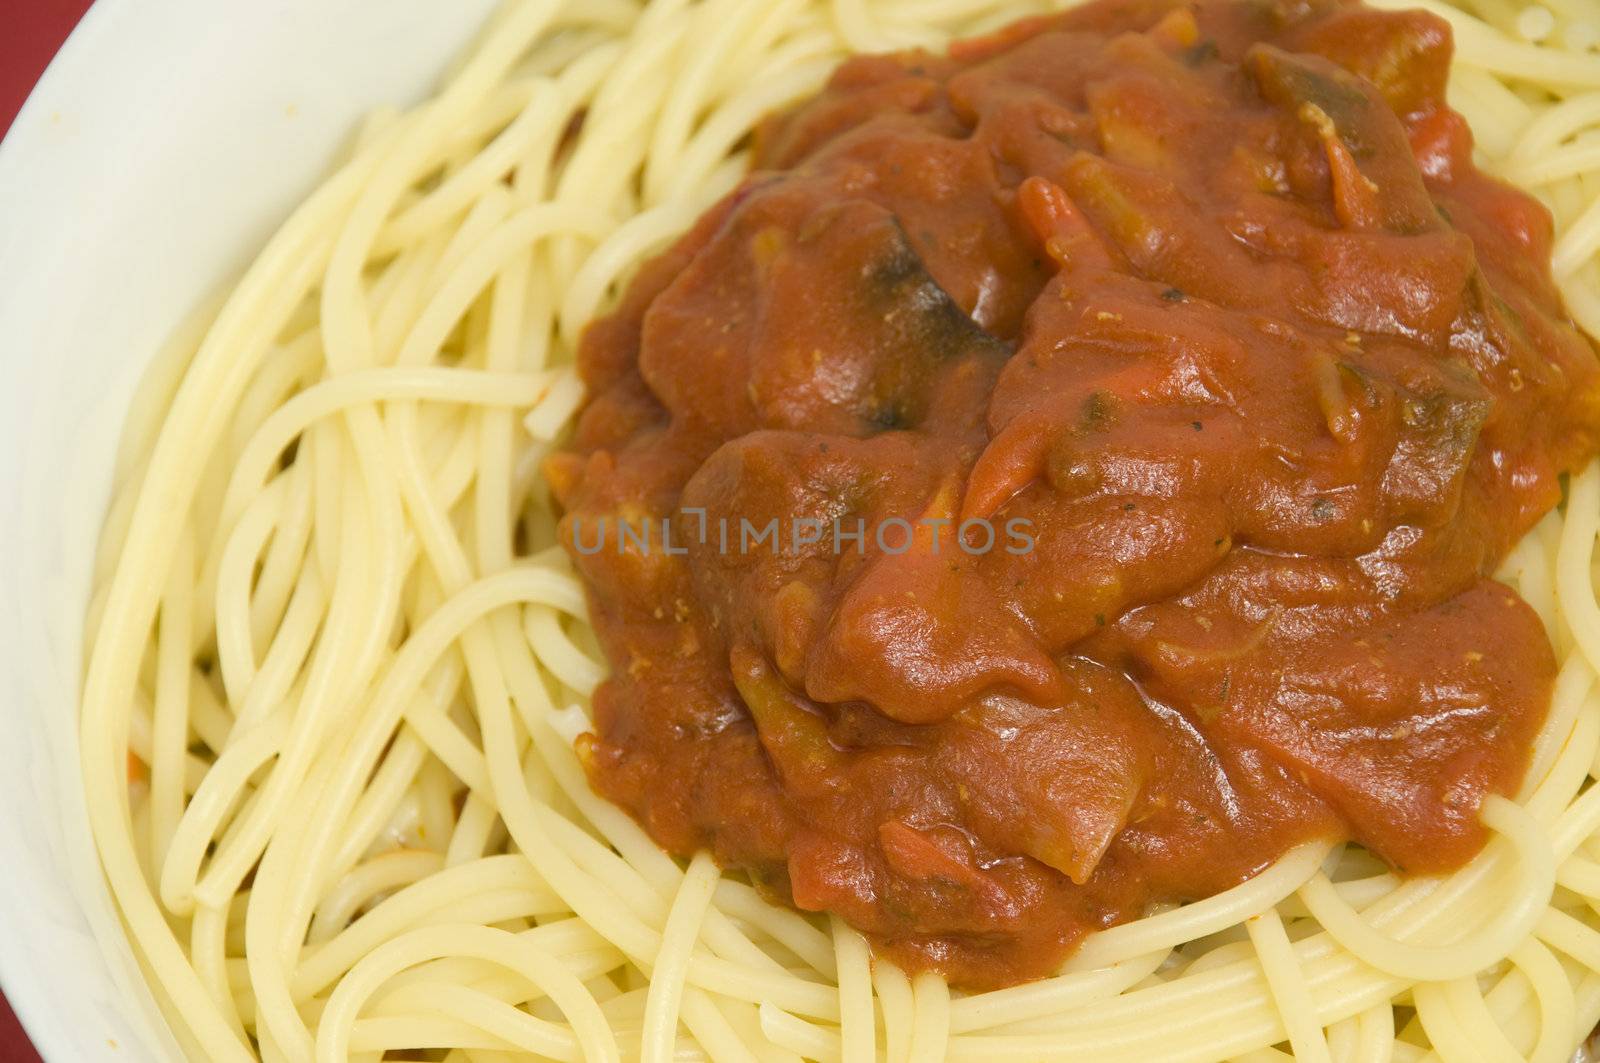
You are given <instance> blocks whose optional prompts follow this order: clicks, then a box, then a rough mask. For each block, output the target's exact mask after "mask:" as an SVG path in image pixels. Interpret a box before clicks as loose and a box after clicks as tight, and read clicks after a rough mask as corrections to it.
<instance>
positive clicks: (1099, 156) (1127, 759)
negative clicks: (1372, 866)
mask: <svg viewBox="0 0 1600 1063" xmlns="http://www.w3.org/2000/svg"><path fill="white" fill-rule="evenodd" d="M1449 54H1450V43H1449V36H1448V32H1447V29H1446V27H1445V26H1444V24H1443V23H1441V22H1439V21H1438V20H1436V19H1434V18H1432V17H1431V16H1428V15H1425V14H1420V13H1408V14H1383V13H1378V12H1375V11H1373V10H1369V9H1367V8H1365V7H1362V6H1360V5H1358V4H1335V3H1293V2H1232V0H1224V2H1201V3H1198V4H1192V5H1178V4H1172V3H1165V2H1098V3H1095V4H1091V5H1089V6H1086V7H1082V8H1079V9H1077V10H1074V11H1072V12H1069V13H1068V14H1066V15H1063V16H1059V17H1054V18H1051V19H1048V20H1040V21H1034V22H1028V23H1023V24H1020V25H1018V26H1017V27H1014V28H1013V29H1011V30H1007V31H1004V32H1002V33H1000V34H997V35H995V36H993V37H990V38H986V39H983V40H979V41H971V42H965V43H962V44H960V45H958V46H957V47H956V48H955V49H954V50H953V54H952V55H951V56H948V57H946V56H933V55H926V54H907V55H900V56H893V57H863V58H859V59H855V60H852V61H850V62H848V63H847V64H845V65H844V66H843V67H842V68H841V69H840V70H839V72H838V73H837V75H836V76H835V77H834V78H833V80H832V81H831V83H830V85H829V86H828V87H827V89H826V90H824V91H823V92H822V93H821V94H820V95H819V96H818V97H817V98H815V99H813V100H811V101H809V102H807V103H805V104H804V105H802V106H800V107H798V108H796V109H795V110H793V111H792V112H790V113H787V114H785V115H782V116H778V117H776V118H774V119H772V120H770V121H769V122H768V123H767V124H766V125H765V126H764V127H763V129H762V130H761V133H760V135H759V136H758V138H757V142H756V144H755V156H756V167H755V170H754V172H753V173H752V175H751V176H750V178H749V179H748V180H747V181H746V183H745V184H744V185H743V186H742V187H741V188H740V189H739V190H738V191H737V192H735V193H734V194H733V195H731V196H730V197H728V198H727V199H726V200H725V201H724V202H722V203H721V204H720V205H718V206H717V207H716V208H714V209H713V210H711V211H710V212H709V213H708V214H707V215H706V216H705V217H704V218H703V219H702V220H701V221H700V222H699V224H698V225H697V226H696V227H695V228H694V229H693V230H692V231H691V232H690V233H688V234H687V235H685V236H684V237H683V238H682V239H681V241H679V242H678V243H677V244H676V245H675V246H674V247H673V248H672V249H671V250H669V251H668V252H667V253H665V254H664V255H663V256H661V257H660V258H659V259H658V260H656V261H654V262H652V263H651V264H649V265H647V266H646V267H645V268H644V270H643V271H642V272H641V274H640V275H639V276H638V277H637V278H636V279H635V280H634V282H633V283H632V284H631V286H630V288H629V290H628V291H627V293H626V296H625V298H624V300H623V302H622V304H621V306H620V307H619V309H618V310H617V311H616V312H615V313H614V314H613V315H612V316H610V317H608V318H606V319H603V320H601V321H599V322H597V323H596V324H595V325H593V326H592V327H591V329H590V331H589V332H588V334H587V336H586V338H585V342H584V346H583V350H582V353H581V364H582V370H583V373H584V376H585V380H586V382H587V384H588V386H589V388H590V393H591V396H592V397H591V401H590V404H589V405H588V407H587V409H586V410H585V412H584V414H583V416H582V418H581V422H580V426H579V429H578V431H577V434H576V437H575V439H574V441H573V443H572V445H571V447H570V449H569V450H568V451H567V452H565V453H564V454H562V455H559V456H558V457H557V458H555V459H553V460H552V461H551V462H550V463H549V464H548V472H549V475H550V478H551V481H552V484H553V486H554V487H555V489H556V492H557V495H558V497H559V499H560V501H561V502H562V504H563V505H564V507H565V509H566V512H567V516H566V518H565V521H564V524H563V528H564V535H565V538H566V541H567V544H568V548H569V550H570V551H571V553H572V555H573V557H574V559H575V561H576V563H577V565H578V567H579V569H580V571H581V572H582V574H583V576H584V578H585V580H586V583H587V585H588V588H589V592H590V601H591V606H592V613H593V621H594V624H595V626H596V629H597V630H598V632H599V634H600V637H601V639H602V643H603V645H604V647H605V650H606V652H607V654H608V656H609V658H610V660H611V662H612V664H613V666H614V669H615V674H614V677H613V678H612V679H610V680H609V681H608V682H606V683H605V684H604V685H603V686H602V687H601V688H600V690H599V691H598V692H597V695H596V698H595V710H596V720H597V722H596V730H597V734H596V735H594V736H590V737H588V738H586V739H585V741H583V742H581V743H580V751H581V753H582V754H583V756H584V759H585V762H586V764H587V767H588V770H589V773H590V777H591V780H592V782H593V784H594V786H595V787H596V788H597V789H598V790H599V791H600V792H601V793H602V794H604V795H606V796H607V797H609V798H611V799H612V800H614V801H616V802H617V803H618V804H620V805H621V806H623V807H624V808H626V809H628V810H629V811H630V812H631V813H632V814H633V815H634V816H635V817H637V818H638V820H639V821H640V822H641V823H642V824H643V825H644V826H645V827H646V828H647V829H648V830H649V831H650V833H651V834H652V835H653V836H654V837H655V838H656V839H657V840H658V841H659V842H660V843H661V844H662V845H663V846H665V847H666V848H668V849H670V850H672V851H674V852H677V853H680V854H687V853H690V852H692V851H694V850H696V849H698V848H702V847H709V848H710V849H712V850H713V852H714V853H715V854H716V856H717V858H718V859H719V860H720V861H721V862H722V863H723V864H724V865H725V866H730V867H736V868H740V869H744V870H746V871H748V872H749V874H750V876H751V877H752V879H753V880H755V881H756V882H758V883H759V884H760V885H761V886H762V887H763V888H764V889H767V890H768V891H770V893H771V894H773V895H774V896H776V897H779V898H781V899H783V900H785V901H788V902H789V903H792V904H794V905H797V906H798V907H800V908H802V909H806V910H813V911H822V910H826V911H832V912H836V913H838V914H839V915H841V916H842V917H843V918H845V919H846V920H848V921H849V922H850V923H852V924H853V925H855V926H857V927H859V928H861V929H862V930H864V931H866V932H868V933H869V934H870V935H871V937H872V938H873V940H874V942H875V944H876V945H877V946H878V948H879V949H880V950H882V951H884V952H886V954H888V955H889V956H891V957H893V958H894V959H896V960H898V961H899V962H902V963H905V964H907V965H909V966H911V967H913V968H918V969H925V968H932V969H937V970H939V971H942V972H944V973H945V974H947V975H948V976H950V977H951V978H952V979H953V980H955V981H956V982H958V983H960V984H964V985H968V986H991V985H998V984H1005V983H1010V982H1015V981H1019V980H1022V979H1026V978H1031V977H1036V976H1040V975H1043V974H1046V973H1049V972H1050V971H1051V970H1053V969H1054V968H1055V967H1056V966H1057V965H1058V964H1059V963H1060V961H1061V960H1062V959H1063V957H1064V956H1065V955H1067V954H1068V953H1069V952H1070V950H1071V949H1072V947H1073V946H1074V945H1075V944H1076V943H1077V942H1078V941H1079V940H1081V938H1082V937H1083V935H1084V934H1086V933H1088V932H1090V931H1092V930H1094V929H1098V928H1101V927H1104V926H1107V925H1110V924H1112V923H1115V922H1118V921H1122V920H1126V919H1129V918H1134V917H1137V916H1138V915H1140V914H1141V913H1143V912H1144V911H1145V910H1147V908H1148V907H1149V906H1150V905H1151V904H1153V903H1156V902H1167V901H1179V900H1186V899H1193V898H1198V897H1203V896H1206V895H1209V894H1211V893H1214V892H1216V891H1219V890H1222V889H1225V888H1227V887H1229V886H1232V885H1235V884H1237V883H1238V882H1240V881H1242V880H1244V879H1246V878H1247V877H1249V876H1250V875H1251V874H1253V873H1255V872H1257V871H1259V870H1260V869H1262V868H1263V867H1265V866H1266V865H1268V864H1269V863H1270V862H1271V861H1273V860H1274V859H1275V858H1276V857H1278V856H1279V855H1281V854H1282V853H1283V852H1284V851H1285V850H1286V849H1288V848H1289V847H1291V846H1293V845H1294V844H1296V843H1298V842H1301V841H1304V840H1307V839H1310V838H1314V837H1341V838H1349V839H1353V840H1355V841H1358V842H1360V843H1361V844H1363V845H1365V846H1367V847H1369V848H1370V849H1371V850H1372V851H1373V852H1375V853H1376V854H1378V855H1379V856H1380V857H1381V858H1382V859H1384V860H1386V861H1388V862H1390V863H1391V864H1392V865H1394V866H1395V867H1397V868H1399V869H1401V870H1403V871H1406V872H1434V871H1440V870H1444V869H1448V868H1452V867H1455V866H1458V865H1460V864H1461V863H1462V862H1464V861H1465V860H1466V859H1468V858H1469V857H1470V856H1471V855H1472V854H1473V853H1474V852H1475V851H1476V850H1477V849H1478V848H1479V847H1480V846H1481V845H1482V843H1483V841H1484V831H1483V829H1482V827H1481V826H1480V825H1479V822H1478V808H1479V805H1480V803H1481V800H1482V798H1483V796H1484V795H1485V794H1486V793H1491V792H1492V793H1501V794H1512V793H1514V792H1515V790H1516V788H1517V786H1518V783H1519V782H1520V779H1521V777H1522V775H1523V773H1524V771H1525V768H1526V764H1527V759H1528V754H1529V747H1530V743H1531V741H1532V739H1533V737H1534V735H1535V734H1536V732H1537V730H1538V727H1539V725H1540V723H1541V722H1542V720H1543V718H1544V714H1545V709H1546V704H1547V701H1548V698H1549V694H1550V689H1551V684H1552V681H1553V676H1554V672H1555V662H1554V657H1553V653H1552V650H1551V647H1550V645H1549V642H1548V640H1547V638H1546V635H1545V633H1544V631H1543V629H1542V627H1541V625H1540V623H1539V620H1538V618H1537V617H1536V616H1535V614H1534V613H1533V612H1532V610H1531V609H1530V608H1529V607H1528V606H1527V605H1526V604H1524V603H1523V602H1522V601H1520V600H1519V599H1518V598H1517V596H1516V595H1515V594H1514V593H1512V592H1511V591H1509V590H1508V589H1506V588H1505V587H1503V586H1501V585H1500V584H1498V583H1495V582H1492V581H1491V580H1490V579H1489V578H1488V577H1489V575H1490V573H1492V572H1493V571H1494V569H1495V568H1496V566H1497V564H1498V562H1499V561H1500V560H1501V558H1502V557H1503V556H1504V554H1505V553H1506V551H1507V550H1508V549H1509V547H1510V546H1511V545H1512V544H1513V543H1514V542H1515V540H1516V539H1517V538H1518V537H1519V536H1520V535H1522V534H1523V533H1524V532H1525V531H1527V530H1528V529H1529V528H1530V527H1531V526H1532V525H1533V523H1535V522H1536V521H1537V520H1538V519H1539V517H1540V516H1541V515H1543V514H1544V513H1546V512H1548V511H1549V510H1550V509H1551V508H1552V507H1553V506H1555V505H1556V504H1557V503H1558V501H1559V499H1560V496H1561V483H1560V476H1561V474H1563V473H1564V472H1568V471H1571V470H1573V469H1574V468H1575V467H1576V466H1577V465H1579V464H1580V463H1581V462H1582V461H1583V460H1585V459H1586V458H1587V457H1588V456H1589V455H1591V454H1592V453H1593V451H1594V450H1595V443H1596V436H1597V417H1600V384H1597V381H1600V373H1597V368H1596V358H1595V352H1594V349H1593V347H1592V346H1591V345H1590V343H1589V342H1588V341H1587V340H1586V339H1585V338H1584V337H1582V336H1581V335H1580V334H1579V333H1578V332H1577V331H1576V330H1575V329H1574V328H1573V327H1572V326H1571V324H1570V323H1569V322H1568V319H1567V317H1566V315H1565V314H1564V312H1563V310H1562V308H1561V306H1560V301H1559V299H1558V297H1557V295H1556V293H1555V290H1554V288H1553V286H1552V284H1551V282H1550V278H1549V273H1548V265H1547V263H1548V260H1549V250H1550V243H1551V239H1552V234H1551V223H1550V219H1549V217H1548V215H1547V213H1546V212H1545V210H1544V209H1543V208H1542V207H1540V206H1539V205H1538V204H1537V203H1536V202H1535V201H1533V200H1532V199H1530V198H1528V197H1527V196H1525V195H1523V194H1522V193H1520V192H1517V191H1515V190H1513V189H1511V188H1509V187H1507V186H1505V185H1503V184H1500V183H1498V182H1497V181H1495V180H1492V179H1490V178H1488V177H1486V176H1485V175H1483V174H1482V173H1480V172H1479V171H1478V170H1477V169H1476V168H1475V167H1474V165H1473V163H1472V160H1471V138H1470V133H1469V131H1468V130H1467V128H1466V126H1465V123H1464V122H1463V121H1462V120H1461V119H1460V118H1459V116H1457V115H1456V114H1454V113H1453V112H1451V111H1450V110H1449V109H1448V108H1447V107H1446V106H1445V105H1444V103H1443V102H1442V101H1443V87H1444V81H1445V77H1446V74H1447V70H1448V64H1449ZM773 520H776V521H777V522H778V525H777V527H778V535H777V536H776V538H777V539H778V540H779V541H778V542H776V543H772V542H766V541H759V540H758V541H757V542H756V543H755V544H754V545H752V544H751V543H750V542H749V536H748V535H745V534H744V531H745V528H746V525H748V527H749V528H753V529H757V530H760V529H763V528H765V527H766V526H767V525H768V523H769V522H770V521H773ZM662 521H666V522H667V524H668V525H669V527H668V528H667V529H666V535H665V536H663V528H662V525H661V522H662ZM647 522H653V525H654V537H653V539H652V540H651V541H650V542H649V544H648V545H646V544H644V543H642V542H641V539H640V536H639V534H638V532H639V529H640V528H642V527H644V526H646V523H647ZM624 524H628V525H630V526H631V527H632V528H633V529H634V533H633V535H632V536H631V537H624V536H623V535H622V534H621V527H622V525H624ZM608 525H609V538H607V537H606V534H607V527H608ZM963 527H964V528H965V535H964V536H963V535H962V532H961V529H962V528H963ZM721 529H727V531H721V533H720V534H719V531H720V530H721ZM819 529H820V532H819ZM985 529H988V530H987V531H986V530H985ZM880 530H881V534H879V532H880ZM856 531H864V534H863V535H862V536H861V537H860V538H859V539H857V538H853V537H852V536H851V534H850V533H852V532H856ZM814 535H815V537H816V538H815V541H808V540H812V539H813V536H814ZM991 536H992V542H991V541H990V539H991ZM597 542H598V546H597Z"/></svg>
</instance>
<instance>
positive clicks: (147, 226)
mask: <svg viewBox="0 0 1600 1063" xmlns="http://www.w3.org/2000/svg"><path fill="white" fill-rule="evenodd" d="M493 4H494V0H140V2H138V3H128V2H122V3H102V4H98V5H96V6H95V7H94V9H93V10H92V11H91V12H90V14H89V17H88V18H87V19H85V20H84V22H83V24H82V25H81V26H80V27H79V28H78V30H77V32H76V33H74V34H73V36H72V39H71V40H70V41H69V42H68V44H67V46H66V48H65V49H64V50H63V51H62V53H61V55H60V56H59V57H58V58H57V59H56V61H55V63H54V65H52V66H51V68H50V70H49V72H48V73H47V74H46V75H45V77H44V80H43V81H42V82H41V83H40V85H39V87H38V89H37V91H36V92H35V93H34V95H33V98H32V99H31V100H29V102H28V105H27V106H26V107H25V108H24V110H23V112H22V114H21V115H20V116H19V118H18V119H17V122H16V124H15V126H13V128H12V130H11V132H10V133H9V134H8V135H7V137H6V139H5V141H4V142H3V143H0V986H3V988H4V990H5V993H6V996H7V997H8V998H9V999H10V1001H11V1004H12V1006H13V1007H14V1008H15V1009H16V1012H17V1014H18V1015H19V1016H20V1017H21V1019H22V1022H23V1024H24V1025H25V1026H26V1027H27V1029H28V1032H29V1033H30V1034H31V1035H32V1037H33V1039H34V1042H35V1044H36V1045H37V1046H38V1048H39V1051H40V1053H41V1054H42V1055H43V1056H44V1058H45V1059H46V1060H47V1061H48V1063H78V1061H92V1060H101V1059H106V1060H123V1061H131V1060H140V1061H142V1060H163V1059H175V1058H177V1051H176V1048H175V1046H174V1045H173V1043H172V1040H171V1037H170V1035H169V1034H168V1033H167V1032H166V1029H165V1027H164V1025H163V1023H162V1022H161V1020H160V1018H159V1016H158V1015H157V1014H156V1012H155V1008H154V1004H153V1002H152V1001H151V999H150V996H149V993H148V991H146V990H145V989H144V987H143V985H142V982H141V980H140V977H139V972H138V968H137V967H136V965H135V963H134V960H133V956H132V954H131V952H130V951H129V949H128V946H127V944H126V943H125V942H124V940H123V938H122V934H121V930H120V927H119V925H118V923H117V921H116V919H115V917H114V916H113V914H112V909H111V903H110V899H109V895H108V893H107V891H106V889H105V886H104V884H103V881H102V879H101V877H100V874H99V871H98V865H97V864H96V862H95V856H94V851H93V848H92V845H91V843H90V840H89V829H88V824H87V821H86V819H85V814H84V810H83V800H82V797H81V791H80V787H79V784H78V766H77V765H78V760H77V747H78V743H77V737H76V733H75V728H74V722H75V720H76V718H77V699H78V689H79V682H80V678H79V673H80V662H81V660H82V657H83V646H82V631H81V629H82V623H83V615H84V610H85V608H86V605H87V602H88V596H89V577H90V569H91V561H92V557H93V553H94V548H95V543H96V539H97V537H98V534H99V528H100V522H101V519H102V517H103V515H104V512H105V508H106V504H107V500H108V495H109V490H110V475H111V468H112V462H113V458H114V453H115V448H116V441H117V435H118V431H119V429H120V426H121V423H122V420H123V417H124V414H125V413H126V410H127V405H128V400H129V398H130V396H131V395H132V393H133V388H134V385H135V383H136V382H137V380H138V378H139V375H140V372H141V371H142V370H143V368H144V366H145V365H146V363H147V362H148V361H149V359H150V357H151V356H152V355H153V354H154V352H155V351H156V349H157V348H158V347H159V346H160V344H161V342H162V341H163V339H164V338H165V337H166V335H167V334H168V333H169V332H170V331H171V330H172V329H173V328H174V327H175V326H176V325H177V324H178V323H179V322H180V321H181V320H182V318H183V317H184V316H185V315H186V314H187V312H188V311H189V310H190V309H192V308H193V307H194V306H195V305H196V304H198V303H199V302H200V301H201V300H202V299H203V298H204V297H205V296H207V295H208V294H210V293H211V292H212V291H215V290H216V289H217V288H218V286H219V283H220V282H222V281H224V280H225V279H227V278H229V277H230V276H232V275H233V274H234V273H235V272H236V271H237V270H239V269H241V268H242V267H243V266H244V265H245V264H246V263H247V261H248V258H249V255H250V254H251V252H252V251H253V250H255V249H256V248H257V247H258V246H259V245H260V244H261V243H262V241H263V240H264V239H265V238H266V237H267V236H268V235H269V234H270V233H271V231H272V229H273V227H274V226H275V225H276V224H277V223H278V221H280V220H281V219H282V218H283V217H284V216H285V215H286V214H287V212H288V211H289V210H290V209H291V208H292V207H293V206H294V205H295V204H296V203H297V202H298V201H299V200H300V199H302V198H303V197H304V196H305V195H306V193H307V192H309V191H310V189H311V188H312V187H313V186H314V184H315V182H316V180H317V178H318V176H319V175H320V174H321V173H322V172H323V171H324V169H325V168H326V167H327V165H328V164H329V162H330V160H331V158H332V156H333V154H334V152H335V151H336V149H337V148H338V147H339V145H341V144H342V143H343V141H344V138H345V137H346V136H347V135H348V134H349V132H350V131H351V130H352V129H353V128H354V125H355V123H356V122H357V121H358V120H359V118H360V117H361V115H362V114H363V113H365V112H366V111H368V110H370V109H371V108H372V107H374V106H376V105H379V104H382V103H404V102H408V101H411V100H414V99H416V98H418V96H419V95H420V94H422V93H424V92H425V91H426V90H427V88H428V87H429V86H431V85H433V84H434V83H435V82H436V80H437V78H438V77H439V75H440V73H441V71H442V70H443V68H444V66H445V65H446V64H447V63H448V62H449V61H450V60H451V59H452V58H454V56H455V55H456V53H457V52H458V51H459V50H460V49H461V48H462V47H464V45H465V44H466V43H467V41H468V40H469V39H470V37H471V36H472V34H473V32H474V31H475V30H476V29H477V27H479V26H480V25H481V24H482V22H483V20H484V19H485V18H487V17H488V15H489V13H490V11H491V10H492V7H493Z"/></svg>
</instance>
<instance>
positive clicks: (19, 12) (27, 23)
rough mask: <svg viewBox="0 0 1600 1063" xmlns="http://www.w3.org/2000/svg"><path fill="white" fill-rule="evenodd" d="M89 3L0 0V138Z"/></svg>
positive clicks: (2, 1006)
mask: <svg viewBox="0 0 1600 1063" xmlns="http://www.w3.org/2000/svg"><path fill="white" fill-rule="evenodd" d="M89 3H90V0H0V135H3V134H4V132H5V131H6V130H8V129H10V128H11V120H12V119H13V118H15V117H16V114H17V111H18V110H19V109H20V108H21V107H22V101H23V100H25V99H27V98H28V93H29V92H31V91H32V90H33V85H34V82H36V81H38V80H39V75H40V74H42V73H44V68H45V67H46V66H47V65H49V62H50V59H51V57H52V56H54V55H55V54H56V50H57V49H59V48H60V47H61V42H62V41H64V40H66V39H67V34H68V33H70V32H71V31H72V27H73V26H75V25H77V23H78V19H79V18H81V17H83V13H84V12H85V11H86V10H88V8H89ZM4 947H5V946H4V945H3V944H0V948H4ZM38 1059H39V1056H38V1055H37V1054H36V1053H35V1052H34V1051H33V1048H32V1046H31V1045H29V1043H28V1038H27V1036H26V1035H25V1034H24V1033H23V1032H22V1027H21V1026H20V1025H19V1024H18V1023H17V1019H16V1016H15V1015H13V1014H11V1009H10V1008H9V1007H8V1006H7V1005H6V1002H5V998H4V997H3V996H0V1063H38Z"/></svg>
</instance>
